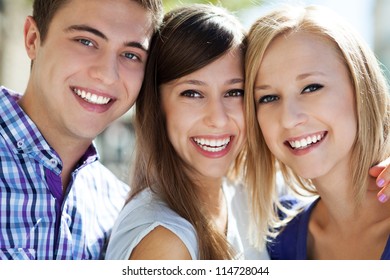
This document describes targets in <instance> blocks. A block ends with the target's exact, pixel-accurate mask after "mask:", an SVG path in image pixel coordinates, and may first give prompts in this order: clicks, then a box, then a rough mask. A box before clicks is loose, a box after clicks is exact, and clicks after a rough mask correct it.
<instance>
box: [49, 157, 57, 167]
mask: <svg viewBox="0 0 390 280" xmlns="http://www.w3.org/2000/svg"><path fill="white" fill-rule="evenodd" d="M57 164H58V161H57V160H56V159H55V158H52V159H50V165H51V166H52V167H56V166H57Z"/></svg>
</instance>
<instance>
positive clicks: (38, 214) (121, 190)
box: [0, 87, 128, 260]
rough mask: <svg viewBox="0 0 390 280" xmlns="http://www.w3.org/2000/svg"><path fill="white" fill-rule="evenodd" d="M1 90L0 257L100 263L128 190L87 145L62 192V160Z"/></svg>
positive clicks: (10, 94) (14, 99)
mask: <svg viewBox="0 0 390 280" xmlns="http://www.w3.org/2000/svg"><path fill="white" fill-rule="evenodd" d="M19 97H20V95H18V94H16V93H14V92H10V91H9V90H7V89H5V88H3V87H0V259H41V260H42V259H99V258H103V257H104V256H103V255H102V253H103V252H104V248H105V246H106V243H107V242H108V241H107V239H108V236H109V234H110V232H111V229H112V226H113V224H114V221H115V219H116V217H117V215H118V213H119V211H120V209H121V208H122V206H123V204H124V200H125V197H126V195H127V192H128V186H126V185H125V184H124V183H123V182H121V181H119V180H118V179H117V178H116V177H115V176H114V175H113V174H112V173H111V172H110V171H109V170H108V169H106V168H105V167H104V166H103V165H102V164H101V163H99V161H98V155H97V152H96V150H95V147H94V146H93V145H91V146H90V147H89V149H87V151H86V152H85V154H84V155H83V157H82V158H81V159H80V161H79V163H78V165H77V166H76V168H75V170H73V172H72V178H71V182H70V184H69V186H68V188H67V193H65V194H63V191H62V182H61V177H60V175H61V170H62V161H61V159H60V158H59V156H58V154H57V153H56V152H55V151H54V150H53V149H52V148H51V147H50V146H49V144H48V143H47V142H46V140H45V139H44V137H43V135H42V134H41V133H40V132H39V130H38V128H37V127H36V125H35V124H34V123H33V122H32V120H31V119H30V118H29V117H28V116H27V115H26V114H25V113H24V111H23V110H22V108H21V107H20V106H19V105H18V102H17V101H18V98H19Z"/></svg>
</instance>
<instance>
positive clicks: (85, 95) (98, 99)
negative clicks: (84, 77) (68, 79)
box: [73, 88, 111, 105]
mask: <svg viewBox="0 0 390 280" xmlns="http://www.w3.org/2000/svg"><path fill="white" fill-rule="evenodd" d="M73 92H74V93H75V94H76V95H77V96H79V97H80V98H82V99H83V100H85V101H87V102H88V103H91V104H96V105H106V104H108V103H109V102H110V101H111V98H108V97H103V96H100V95H96V94H93V93H90V92H88V91H85V90H81V89H77V88H73Z"/></svg>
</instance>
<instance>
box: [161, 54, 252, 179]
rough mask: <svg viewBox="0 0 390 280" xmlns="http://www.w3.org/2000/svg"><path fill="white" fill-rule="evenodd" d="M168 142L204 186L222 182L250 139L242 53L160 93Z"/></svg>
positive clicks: (203, 69) (221, 59)
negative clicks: (246, 133)
mask: <svg viewBox="0 0 390 280" xmlns="http://www.w3.org/2000/svg"><path fill="white" fill-rule="evenodd" d="M160 90H161V99H162V106H163V111H164V113H165V117H166V124H167V131H168V137H169V140H170V141H171V143H172V145H173V147H174V149H175V150H176V152H177V153H178V155H179V156H180V157H181V158H182V159H183V160H184V161H185V162H186V163H187V164H189V165H190V166H191V167H192V168H193V169H194V170H195V171H196V174H195V175H196V176H199V177H198V179H200V180H206V181H207V180H210V179H211V180H220V179H221V177H223V176H224V175H226V173H227V171H228V169H229V167H230V166H231V164H232V163H233V161H234V160H235V158H236V157H237V155H238V153H239V151H240V150H241V148H242V144H243V142H244V137H245V125H244V113H243V96H244V67H243V57H242V53H241V52H240V51H239V50H234V51H230V52H228V53H226V54H225V55H224V56H222V57H221V58H219V59H218V60H216V61H214V62H212V63H210V64H209V65H207V66H205V67H203V68H201V69H199V70H197V71H195V72H193V73H191V74H189V75H186V76H183V77H181V78H179V79H177V80H174V81H171V82H169V83H167V84H163V85H162V86H161V88H160Z"/></svg>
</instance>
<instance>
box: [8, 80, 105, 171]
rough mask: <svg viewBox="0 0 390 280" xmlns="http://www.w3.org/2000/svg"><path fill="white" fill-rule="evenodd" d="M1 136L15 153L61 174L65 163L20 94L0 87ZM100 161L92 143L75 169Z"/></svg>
mask: <svg viewBox="0 0 390 280" xmlns="http://www.w3.org/2000/svg"><path fill="white" fill-rule="evenodd" d="M0 92H1V93H0V94H1V95H0V111H1V112H2V114H1V116H0V135H1V136H2V137H3V138H4V139H5V141H6V143H8V144H9V146H10V148H11V150H12V151H13V152H14V153H15V154H28V155H29V156H31V157H34V158H35V159H37V160H39V161H41V163H42V164H43V165H45V166H46V167H47V168H49V169H52V170H53V171H54V172H55V173H57V174H59V173H60V172H61V169H62V162H61V159H60V157H59V155H58V154H57V153H56V152H55V151H54V149H52V148H51V147H50V145H49V144H48V143H47V142H46V140H45V138H44V137H43V135H42V134H41V133H40V131H39V129H38V127H37V126H36V125H35V124H34V122H33V121H32V120H31V119H30V118H29V117H28V115H27V114H26V113H25V112H24V111H23V109H22V108H21V107H20V106H19V104H18V100H19V99H20V98H21V95H20V94H19V93H17V92H13V91H11V90H9V89H6V88H5V87H0ZM98 159H99V155H98V153H97V150H96V148H95V146H94V144H93V143H92V144H91V145H90V146H89V148H88V149H87V150H86V152H85V153H84V155H83V156H82V157H81V159H80V161H79V164H78V166H77V167H76V170H80V169H81V168H82V167H84V166H86V165H88V164H90V163H92V162H94V161H96V160H98Z"/></svg>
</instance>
